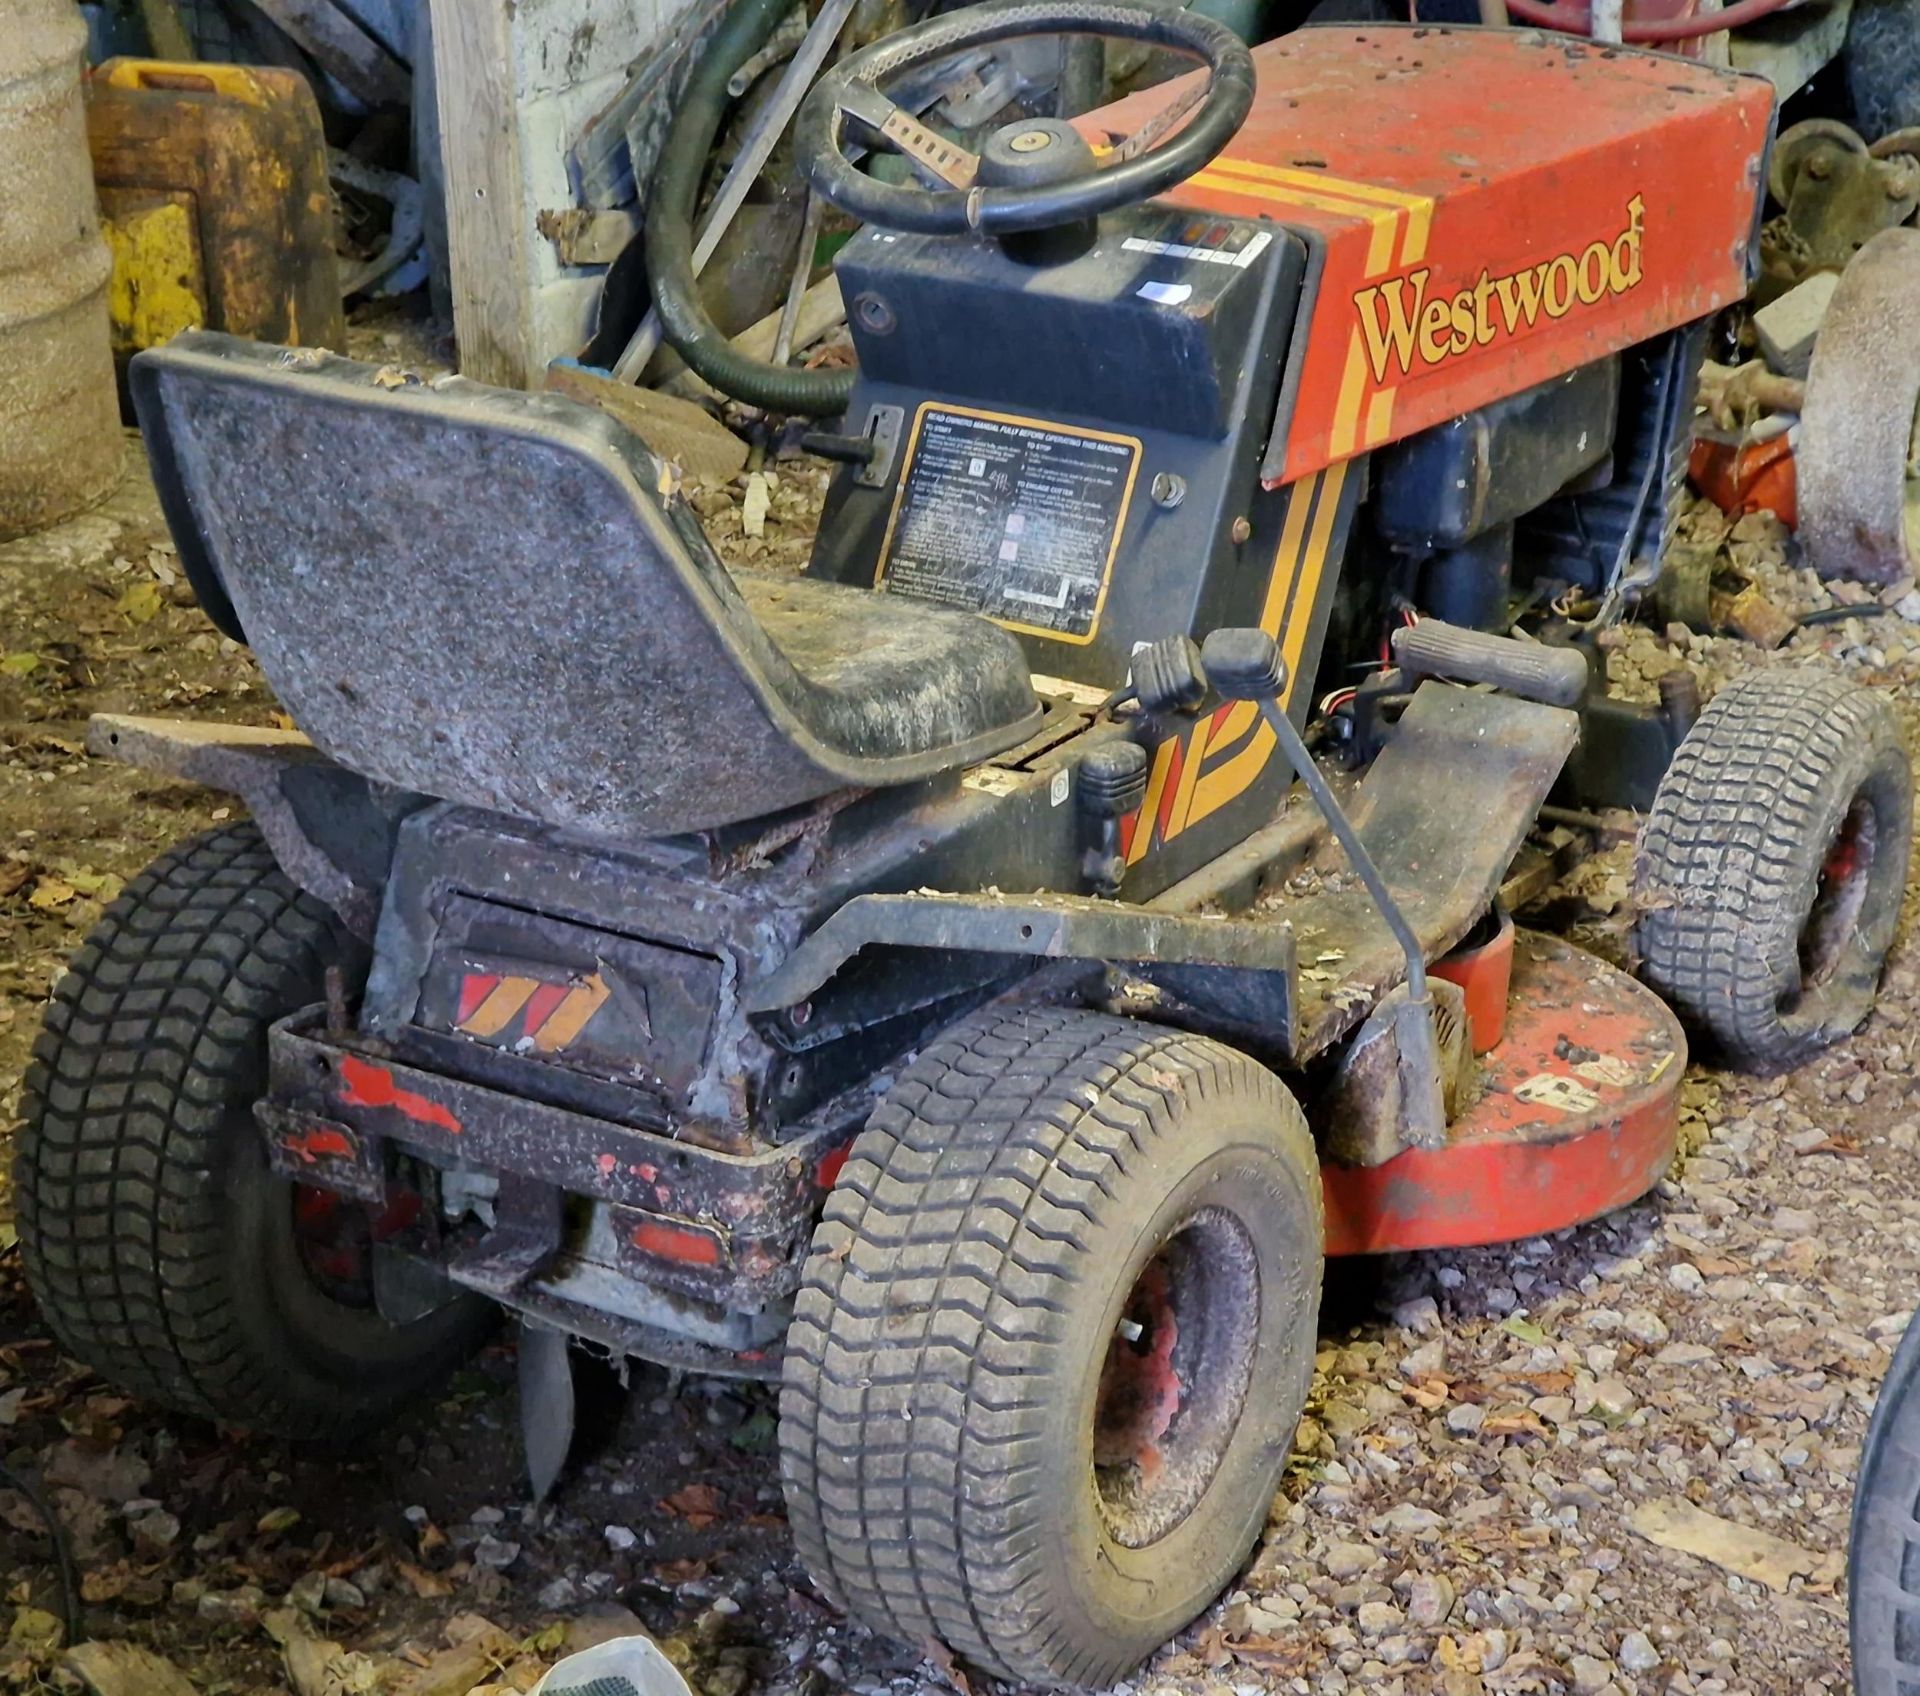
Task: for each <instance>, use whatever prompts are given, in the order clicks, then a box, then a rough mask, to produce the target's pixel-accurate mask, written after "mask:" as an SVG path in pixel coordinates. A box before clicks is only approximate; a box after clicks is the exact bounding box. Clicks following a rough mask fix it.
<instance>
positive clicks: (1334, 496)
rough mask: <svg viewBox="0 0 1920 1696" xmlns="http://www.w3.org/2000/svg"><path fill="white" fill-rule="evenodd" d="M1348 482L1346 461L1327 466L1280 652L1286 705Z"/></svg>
mask: <svg viewBox="0 0 1920 1696" xmlns="http://www.w3.org/2000/svg"><path fill="white" fill-rule="evenodd" d="M1346 481H1347V467H1346V464H1345V462H1344V461H1343V462H1342V463H1340V464H1338V465H1330V466H1328V467H1327V474H1326V479H1325V481H1324V482H1323V484H1322V485H1321V489H1320V499H1319V501H1318V502H1317V503H1316V504H1315V506H1314V509H1313V535H1312V537H1311V538H1310V539H1309V540H1308V542H1307V557H1306V561H1305V564H1304V566H1303V568H1302V570H1301V572H1300V586H1299V588H1297V589H1296V590H1295V591H1294V593H1293V604H1292V606H1291V607H1290V608H1289V609H1288V613H1287V623H1286V632H1285V634H1284V635H1283V636H1282V637H1281V640H1280V651H1281V653H1282V654H1284V655H1285V656H1286V661H1287V692H1286V694H1285V695H1284V696H1283V697H1282V704H1283V705H1284V704H1285V703H1286V702H1290V701H1291V700H1292V699H1293V692H1294V690H1295V689H1296V688H1297V687H1298V686H1299V683H1300V656H1301V653H1302V651H1303V650H1304V649H1305V648H1306V645H1307V630H1308V628H1309V627H1310V626H1311V625H1312V623H1313V602H1314V597H1315V596H1316V595H1318V594H1319V592H1320V579H1321V577H1322V576H1323V575H1324V574H1325V572H1326V568H1327V550H1328V544H1329V543H1331V542H1332V540H1333V521H1334V518H1335V516H1336V515H1337V514H1338V513H1339V511H1340V491H1341V489H1342V488H1343V487H1344V486H1345V484H1346Z"/></svg>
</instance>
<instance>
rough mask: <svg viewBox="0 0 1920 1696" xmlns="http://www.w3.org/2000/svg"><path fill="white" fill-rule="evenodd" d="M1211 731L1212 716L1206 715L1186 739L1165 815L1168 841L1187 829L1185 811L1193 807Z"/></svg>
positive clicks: (1210, 714)
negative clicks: (1178, 777) (1174, 787)
mask: <svg viewBox="0 0 1920 1696" xmlns="http://www.w3.org/2000/svg"><path fill="white" fill-rule="evenodd" d="M1212 729H1213V714H1212V713H1208V714H1207V716H1206V717H1205V718H1203V719H1202V720H1201V721H1200V722H1199V723H1198V724H1196V725H1195V726H1194V727H1193V730H1192V733H1191V734H1190V735H1189V736H1188V737H1187V751H1186V753H1185V754H1184V755H1183V756H1182V760H1181V766H1180V785H1179V787H1178V788H1177V789H1175V790H1174V792H1173V807H1172V809H1171V810H1170V811H1169V812H1168V814H1167V836H1168V838H1169V840H1171V839H1172V838H1173V837H1176V836H1178V835H1179V834H1180V833H1181V831H1183V830H1185V829H1186V828H1187V810H1188V808H1190V807H1191V806H1192V805H1193V786H1194V785H1195V784H1196V783H1198V782H1199V781H1200V767H1201V764H1202V762H1204V761H1205V759H1206V757H1207V733H1208V732H1209V731H1210V730H1212Z"/></svg>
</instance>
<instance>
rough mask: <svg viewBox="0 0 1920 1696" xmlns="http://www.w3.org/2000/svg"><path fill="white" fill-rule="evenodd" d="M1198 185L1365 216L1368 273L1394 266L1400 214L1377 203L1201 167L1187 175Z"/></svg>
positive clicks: (1383, 271) (1381, 274)
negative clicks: (1241, 178)
mask: <svg viewBox="0 0 1920 1696" xmlns="http://www.w3.org/2000/svg"><path fill="white" fill-rule="evenodd" d="M1190 180H1191V181H1193V182H1195V183H1197V184H1198V185H1199V186H1200V187H1201V188H1211V189H1217V190H1219V191H1220V192H1221V193H1222V194H1241V195H1245V196H1246V197H1247V198H1248V199H1249V200H1270V201H1273V202H1274V203H1275V204H1277V205H1280V206H1311V207H1313V208H1314V209H1315V210H1316V211H1320V212H1341V213H1344V214H1346V216H1348V217H1349V218H1364V219H1365V220H1366V222H1367V225H1368V231H1367V276H1368V277H1369V278H1374V277H1384V276H1385V275H1386V274H1387V273H1388V272H1389V271H1391V270H1392V269H1393V241H1394V232H1395V231H1396V229H1398V227H1399V224H1400V216H1401V215H1400V214H1399V213H1398V212H1395V211H1392V210H1390V209H1386V208H1382V207H1378V206H1363V205H1359V204H1357V203H1355V202H1353V201H1349V200H1341V199H1338V198H1337V197H1335V196H1333V195H1330V194H1312V193H1309V192H1308V191H1307V190H1305V189H1297V188H1275V187H1269V186H1268V185H1267V184H1265V183H1259V182H1243V181H1239V180H1237V179H1235V178H1233V177H1222V176H1216V175H1214V174H1213V173H1212V172H1211V171H1202V172H1200V173H1199V174H1198V175H1197V176H1195V177H1193V178H1191V179H1190Z"/></svg>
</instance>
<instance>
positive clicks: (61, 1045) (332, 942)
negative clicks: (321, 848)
mask: <svg viewBox="0 0 1920 1696" xmlns="http://www.w3.org/2000/svg"><path fill="white" fill-rule="evenodd" d="M353 952H354V945H353V944H352V942H351V939H350V938H348V937H346V936H345V935H344V934H343V933H342V932H341V931H340V930H339V928H338V926H337V925H336V923H335V922H334V920H333V917H332V915H331V914H330V913H329V912H328V911H327V909H326V908H325V907H323V906H321V905H320V904H319V903H318V902H316V901H315V900H313V899H312V897H310V896H308V895H304V894H302V893H301V892H300V891H299V890H298V889H296V888H295V887H294V886H293V884H292V883H290V882H289V881H288V880H287V878H286V876H285V874H284V873H282V872H281V870H280V869H279V867H278V866H277V865H276V864H275V863H274V860H273V856H272V854H271V853H270V852H269V851H268V849H267V846H266V844H265V842H264V841H262V839H261V837H260V833H259V831H258V830H257V829H256V828H255V827H254V826H253V825H252V824H240V825H234V826H231V827H229V828H227V829H224V830H218V831H214V832H210V833H209V834H207V835H204V836H200V837H196V838H194V839H192V840H190V841H188V842H186V843H183V844H182V845H181V846H180V847H179V848H177V849H175V850H174V851H173V852H171V853H169V854H167V855H166V856H164V857H163V858H162V859H160V860H158V861H156V862H155V863H154V864H153V865H152V866H151V867H149V868H148V869H147V870H146V871H145V872H143V873H141V875H140V876H139V877H137V878H135V879H134V880H133V881H132V882H131V883H130V884H128V886H127V888H126V890H125V892H124V893H123V894H122V895H121V896H120V898H119V899H118V900H117V901H115V902H114V903H113V905H112V906H111V907H109V908H108V909H107V911H106V913H105V914H104V916H103V917H102V918H101V920H100V922H99V924H98V925H97V926H96V927H95V928H94V931H93V933H92V935H91V936H89V937H88V938H87V940H86V942H85V943H84V944H83V945H82V946H81V948H80V950H79V952H78V953H77V954H75V955H74V957H73V959H72V961H71V962H70V964H69V966H68V969H67V972H66V974H65V975H64V976H63V977H62V978H61V979H60V981H59V983H58V984H56V985H55V987H54V992H53V999H52V1002H51V1004H50V1005H49V1006H48V1008H47V1013H46V1020H45V1023H44V1025H43V1027H42V1029H41V1032H40V1036H39V1039H38V1041H37V1042H36V1043H35V1045H34V1050H33V1058H32V1061H31V1062H30V1064H29V1066H28V1069H27V1077H26V1092H25V1100H24V1103H23V1111H24V1114H25V1124H24V1126H23V1127H22V1129H21V1132H20V1137H19V1144H18V1148H17V1150H16V1153H15V1159H14V1188H15V1195H16V1198H17V1203H18V1224H19V1232H20V1247H21V1252H22V1255H23V1258H24V1260H25V1263H26V1272H27V1281H28V1283H29V1284H30V1285H31V1286H32V1289H33V1293H34V1295H35V1297H36V1298H37V1299H38V1301H39V1303H40V1310H41V1312H42V1313H43V1314H45V1316H46V1319H47V1322H48V1324H49V1325H51V1326H52V1327H53V1331H54V1334H55V1335H56V1336H57V1337H58V1338H59V1340H60V1342H61V1345H62V1346H63V1347H64V1348H66V1349H67V1350H68V1351H69V1352H70V1353H71V1354H73V1355H75V1356H77V1357H78V1358H79V1359H81V1360H83V1361H85V1362H86V1363H87V1364H88V1365H89V1366H92V1367H93V1368H94V1369H95V1370H96V1371H98V1372H100V1373H102V1374H103V1375H104V1376H106V1377H108V1378H110V1379H112V1380H113V1381H114V1382H115V1383H116V1384H118V1385H120V1386H121V1387H122V1388H123V1389H126V1390H128V1391H129V1392H131V1393H132V1394H134V1395H137V1396H140V1397H142V1398H144V1399H147V1400H151V1401H155V1402H160V1403H163V1404H165V1405H166V1406H168V1407H172V1408H176V1409H178V1410H180V1411H181V1412H184V1413H190V1414H198V1415H201V1416H203V1417H205V1418H209V1419H215V1420H220V1421H224V1422H229V1423H232V1424H236V1425H241V1426H246V1427H249V1428H251V1429H253V1430H256V1431H266V1432H273V1433H277V1434H280V1435H284V1436H295V1437H314V1438H323V1439H339V1438H346V1437H350V1436H353V1435H356V1434H358V1433H359V1432H362V1431H364V1430H365V1429H367V1428H368V1427H370V1426H372V1425H373V1424H375V1423H377V1422H378V1421H379V1420H381V1419H382V1418H383V1417H385V1416H386V1415H387V1414H389V1413H390V1412H392V1411H393V1410H394V1409H396V1408H397V1407H399V1406H400V1405H401V1404H402V1403H404V1402H406V1401H408V1400H409V1399H411V1398H412V1397H414V1396H416V1395H418V1394H420V1393H421V1392H423V1391H425V1390H427V1389H428V1388H430V1387H431V1386H432V1385H434V1384H435V1383H436V1382H438V1381H439V1379H440V1378H441V1377H442V1376H443V1375H444V1374H445V1373H446V1372H447V1371H449V1370H450V1369H451V1368H452V1367H453V1366H454V1365H456V1364H457V1363H458V1362H459V1361H460V1360H461V1359H463V1358H464V1357H465V1356H466V1355H467V1354H468V1353H469V1352H470V1351H471V1349H472V1347H473V1346H474V1344H475V1343H476V1342H477V1341H478V1340H479V1337H480V1335H481V1334H482V1333H481V1327H482V1326H483V1325H484V1324H485V1322H486V1321H487V1319H488V1318H489V1316H490V1307H489V1304H487V1303H485V1302H484V1301H480V1300H478V1299H477V1298H471V1297H462V1298H461V1299H460V1300H458V1301H456V1302H454V1303H451V1304H449V1305H448V1306H446V1307H443V1308H440V1309H438V1310H437V1311H436V1312H434V1313H432V1314H429V1315H428V1316H427V1317H425V1318H423V1319H420V1320H417V1321H415V1322H414V1323H412V1324H409V1325H406V1326H393V1325H389V1324H387V1323H386V1322H385V1321H384V1320H382V1319H381V1318H380V1317H379V1315H378V1314H376V1313H375V1312H373V1311H372V1310H371V1309H370V1308H366V1307H357V1306H352V1305H349V1304H347V1303H344V1302H341V1301H338V1300H335V1299H332V1297H330V1296H329V1295H328V1294H327V1293H326V1292H324V1291H323V1290H322V1289H321V1287H320V1286H319V1285H318V1284H316V1283H315V1282H314V1280H313V1279H312V1278H311V1277H310V1276H309V1275H308V1273H307V1271H306V1268H305V1265H304V1263H303V1261H302V1259H301V1256H300V1251H299V1246H298V1244H297V1242H296V1239H295V1236H294V1230H293V1192H292V1189H291V1186H289V1185H288V1184H287V1183H285V1182H284V1181H283V1180H280V1179H278V1178H276V1177H274V1176H273V1174H272V1173H271V1171H270V1170H269V1169H268V1166H267V1162H266V1153H265V1149H264V1146H263V1144H262V1142H261V1138H260V1133H259V1131H258V1129H257V1128H256V1127H255V1124H254V1121H253V1111H252V1109H253V1104H254V1102H255V1100H256V1099H258V1097H259V1096H260V1094H261V1093H262V1091H263V1090H264V1089H265V1087H266V1035H267V1027H268V1026H269V1025H270V1024H272V1023H273V1021H274V1020H276V1019H278V1018H280V1017H282V1016H283V1015H285V1014H287V1013H290V1012H292V1011H294V1010H295V1009H296V1008H299V1007H303V1006H307V1005H309V1004H311V1003H312V1002H314V1001H316V1000H318V999H320V997H321V996H322V995H323V993H324V985H325V973H326V968H327V966H328V964H329V963H331V962H336V961H340V962H346V961H348V960H350V959H351V958H352V955H353Z"/></svg>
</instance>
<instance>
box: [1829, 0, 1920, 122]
mask: <svg viewBox="0 0 1920 1696" xmlns="http://www.w3.org/2000/svg"><path fill="white" fill-rule="evenodd" d="M1840 59H1841V64H1842V65H1843V67H1844V68H1845V71H1846V77H1847V94H1848V96H1849V98H1851V100H1852V101H1853V114H1854V127H1855V128H1857V129H1858V130H1859V132H1860V133H1861V135H1863V136H1865V137H1866V139H1867V140H1868V141H1878V140H1879V139H1880V138H1881V137H1882V136H1883V135H1891V134H1892V133H1893V131H1895V130H1903V129H1910V128H1912V127H1913V126H1914V125H1916V124H1920V0H1854V5H1853V11H1852V13H1851V15H1850V16H1849V17H1848V20H1847V40H1846V45H1845V46H1844V47H1842V48H1841V50H1840Z"/></svg>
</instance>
